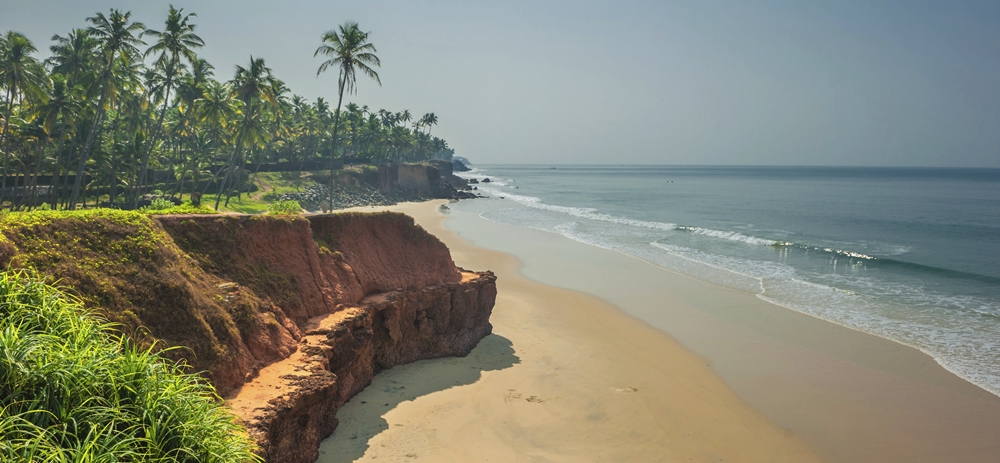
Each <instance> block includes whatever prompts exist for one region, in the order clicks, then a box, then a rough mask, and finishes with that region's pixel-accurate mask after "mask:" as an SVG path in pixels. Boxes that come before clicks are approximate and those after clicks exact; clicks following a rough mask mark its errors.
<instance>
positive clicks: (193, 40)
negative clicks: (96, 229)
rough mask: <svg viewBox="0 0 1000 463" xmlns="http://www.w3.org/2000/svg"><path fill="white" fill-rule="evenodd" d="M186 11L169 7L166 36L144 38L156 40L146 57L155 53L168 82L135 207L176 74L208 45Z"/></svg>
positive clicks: (163, 34) (140, 179) (164, 85)
mask: <svg viewBox="0 0 1000 463" xmlns="http://www.w3.org/2000/svg"><path fill="white" fill-rule="evenodd" d="M183 12H184V9H183V8H181V9H179V10H178V9H176V8H174V6H173V5H170V13H168V14H167V21H166V23H165V24H164V26H165V28H164V29H163V32H159V31H155V30H152V29H146V31H145V32H143V33H142V35H143V36H146V35H150V36H153V37H155V38H156V43H154V44H153V45H152V46H150V47H149V49H148V50H146V53H145V54H144V55H143V56H144V57H148V56H149V55H152V54H154V53H159V54H160V56H159V57H158V58H157V59H156V65H157V67H158V68H160V69H162V71H163V75H164V77H165V78H166V81H165V82H164V83H163V93H164V95H163V106H162V107H160V115H159V116H158V117H157V120H156V125H155V126H154V127H153V134H152V137H151V139H150V142H149V148H148V149H147V150H146V154H145V156H144V157H143V160H142V169H141V173H140V174H139V188H137V189H136V190H135V193H134V195H133V198H132V205H133V207H134V206H135V202H136V201H137V200H138V199H139V193H140V192H141V191H142V187H143V185H144V184H145V182H146V170H147V168H148V167H149V157H150V155H151V154H152V153H153V147H154V146H156V142H157V141H158V140H159V137H160V132H161V131H162V130H163V117H164V115H166V113H167V106H168V105H169V103H170V89H171V87H172V86H173V84H174V80H175V78H176V76H177V73H178V72H179V70H180V65H181V58H184V59H186V60H187V61H188V62H189V63H194V62H195V61H196V60H197V56H195V53H194V49H195V48H201V47H203V46H205V42H204V41H203V40H202V39H201V37H198V36H197V35H195V33H194V29H195V25H194V24H190V23H189V22H188V21H189V20H190V19H191V18H192V17H195V16H197V15H196V14H194V13H189V14H187V15H184V16H181V14H182V13H183Z"/></svg>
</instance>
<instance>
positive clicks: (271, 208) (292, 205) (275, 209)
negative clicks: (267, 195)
mask: <svg viewBox="0 0 1000 463" xmlns="http://www.w3.org/2000/svg"><path fill="white" fill-rule="evenodd" d="M267 212H268V213H269V214H298V213H300V212H302V206H300V205H299V202H298V201H278V202H274V203H271V204H270V205H268V206H267Z"/></svg>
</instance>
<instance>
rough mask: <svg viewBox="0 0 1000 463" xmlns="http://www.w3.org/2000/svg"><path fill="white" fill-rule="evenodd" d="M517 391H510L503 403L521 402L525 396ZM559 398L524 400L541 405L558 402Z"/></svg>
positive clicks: (535, 397)
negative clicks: (551, 401)
mask: <svg viewBox="0 0 1000 463" xmlns="http://www.w3.org/2000/svg"><path fill="white" fill-rule="evenodd" d="M515 391H516V389H508V391H507V393H506V394H504V396H503V401H504V402H505V403H511V402H514V401H517V400H521V399H522V398H523V397H524V396H523V395H522V394H521V393H520V392H515ZM558 399H559V397H539V396H537V395H532V396H528V397H527V398H526V399H524V401H525V402H529V403H535V404H540V403H544V402H548V401H550V400H558Z"/></svg>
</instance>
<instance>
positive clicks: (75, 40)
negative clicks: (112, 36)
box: [46, 29, 97, 88]
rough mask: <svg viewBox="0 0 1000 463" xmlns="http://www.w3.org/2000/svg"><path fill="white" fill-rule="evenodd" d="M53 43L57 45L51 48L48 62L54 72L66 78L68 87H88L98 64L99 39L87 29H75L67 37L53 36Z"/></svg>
mask: <svg viewBox="0 0 1000 463" xmlns="http://www.w3.org/2000/svg"><path fill="white" fill-rule="evenodd" d="M52 41H54V42H56V44H55V45H52V46H51V47H49V50H51V51H52V56H51V57H49V59H48V60H46V62H47V63H48V64H49V65H50V66H52V72H53V73H56V74H62V75H63V76H65V77H66V85H69V86H71V87H72V86H76V85H81V86H83V87H84V88H86V87H88V86H89V84H90V83H92V82H91V81H92V79H93V71H94V68H95V67H96V62H97V39H95V38H93V37H91V36H90V33H88V32H87V30H86V29H75V30H73V31H70V33H69V34H67V36H66V37H62V36H60V35H58V34H56V35H53V36H52Z"/></svg>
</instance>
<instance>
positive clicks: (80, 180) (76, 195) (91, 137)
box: [69, 53, 115, 209]
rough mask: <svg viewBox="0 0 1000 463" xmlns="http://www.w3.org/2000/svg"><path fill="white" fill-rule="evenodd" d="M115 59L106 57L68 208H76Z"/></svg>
mask: <svg viewBox="0 0 1000 463" xmlns="http://www.w3.org/2000/svg"><path fill="white" fill-rule="evenodd" d="M114 60H115V55H114V53H112V54H111V57H110V58H109V59H108V67H107V69H105V71H104V85H103V86H102V88H101V98H100V99H98V101H97V115H96V116H95V117H94V124H93V126H92V127H91V128H90V134H89V135H87V142H86V143H84V147H83V152H81V153H80V165H79V167H77V169H76V180H75V181H73V194H72V196H71V197H70V200H69V208H70V209H75V208H76V201H77V199H79V196H80V186H81V185H82V184H83V169H84V167H86V166H87V160H88V159H89V158H90V150H91V148H93V146H94V139H95V138H97V132H98V131H99V130H101V124H102V123H103V119H104V100H105V99H106V98H107V96H108V82H109V81H111V63H113V62H114Z"/></svg>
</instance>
